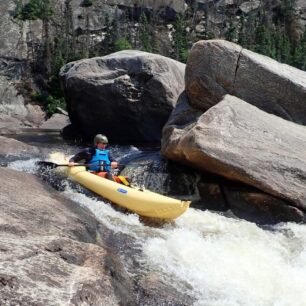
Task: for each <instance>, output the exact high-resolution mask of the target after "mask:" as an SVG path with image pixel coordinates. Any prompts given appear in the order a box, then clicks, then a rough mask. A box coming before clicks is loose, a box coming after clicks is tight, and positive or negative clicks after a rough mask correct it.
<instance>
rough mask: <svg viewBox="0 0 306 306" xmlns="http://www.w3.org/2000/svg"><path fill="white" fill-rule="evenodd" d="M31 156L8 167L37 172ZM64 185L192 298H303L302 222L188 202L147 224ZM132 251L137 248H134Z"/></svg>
mask: <svg viewBox="0 0 306 306" xmlns="http://www.w3.org/2000/svg"><path fill="white" fill-rule="evenodd" d="M35 161H36V160H35V159H32V160H28V161H18V162H16V163H11V164H9V167H11V168H14V169H17V170H20V171H26V172H32V173H34V172H35ZM63 190H64V191H62V193H63V194H64V195H65V196H66V197H67V198H69V199H71V200H73V201H74V202H76V205H81V206H83V207H87V208H88V209H89V210H90V211H92V212H93V214H94V215H95V216H96V217H97V219H98V220H99V221H100V222H101V223H102V224H104V225H105V226H106V227H108V228H109V229H110V230H112V231H114V232H121V233H124V234H126V235H129V236H130V237H133V238H134V239H136V240H137V249H138V251H140V252H137V254H140V255H137V256H139V258H137V260H138V261H139V262H141V265H142V266H143V267H144V268H145V269H146V270H148V271H159V272H162V274H163V275H164V281H165V282H168V283H169V284H172V285H175V286H176V287H177V288H178V289H179V290H180V291H182V292H184V291H185V292H186V293H188V294H191V295H192V296H193V297H194V298H195V300H196V302H195V303H194V306H292V305H294V306H305V305H306V290H305V288H306V226H305V225H301V224H295V223H283V224H278V225H274V226H271V227H269V228H266V229H264V228H262V227H259V226H257V225H256V224H254V223H250V222H247V221H244V220H240V219H236V218H232V217H227V216H224V215H221V214H218V213H214V212H209V211H200V210H198V209H193V208H190V209H189V210H188V211H187V212H186V213H185V214H184V215H182V216H181V217H179V218H178V219H176V220H175V221H174V222H172V223H167V224H164V225H163V226H159V227H154V226H149V225H148V224H146V223H145V222H143V221H142V220H140V219H139V217H138V216H137V215H135V214H129V213H122V212H120V211H117V210H116V209H115V208H114V207H113V206H111V205H110V204H108V203H105V202H103V201H102V200H99V199H97V198H93V197H89V196H86V195H85V194H83V193H81V192H80V191H79V190H78V189H75V188H74V187H73V186H71V184H69V183H68V182H67V181H66V182H64V183H63ZM135 256H136V255H135Z"/></svg>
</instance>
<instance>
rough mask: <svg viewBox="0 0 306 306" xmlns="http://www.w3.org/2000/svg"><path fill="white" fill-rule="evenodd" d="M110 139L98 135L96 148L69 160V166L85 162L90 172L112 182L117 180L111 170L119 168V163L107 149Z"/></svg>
mask: <svg viewBox="0 0 306 306" xmlns="http://www.w3.org/2000/svg"><path fill="white" fill-rule="evenodd" d="M107 145H108V139H107V137H106V136H105V135H102V134H97V135H96V136H95V137H94V146H92V147H88V148H86V149H84V150H82V151H80V152H79V153H77V154H75V155H74V156H73V157H71V158H70V160H69V164H68V165H69V166H70V167H72V166H75V165H76V164H77V163H78V162H80V161H81V160H82V161H84V163H85V164H86V165H88V166H87V167H86V168H87V170H88V171H92V172H94V173H95V174H97V175H99V176H103V177H105V178H107V179H110V180H113V181H114V180H115V178H114V176H113V175H112V174H111V173H110V170H111V169H116V168H118V163H117V162H116V161H115V160H114V159H113V158H112V156H111V154H110V152H109V150H107V149H106V147H107Z"/></svg>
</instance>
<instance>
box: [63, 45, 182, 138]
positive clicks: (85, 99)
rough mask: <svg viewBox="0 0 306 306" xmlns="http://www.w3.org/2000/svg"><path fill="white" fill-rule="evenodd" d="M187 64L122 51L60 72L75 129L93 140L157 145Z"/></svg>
mask: <svg viewBox="0 0 306 306" xmlns="http://www.w3.org/2000/svg"><path fill="white" fill-rule="evenodd" d="M184 69H185V65H184V64H182V63H179V62H177V61H174V60H172V59H170V58H166V57H163V56H160V55H156V54H151V53H146V52H141V51H133V50H128V51H121V52H117V53H113V54H110V55H108V56H105V57H96V58H91V59H85V60H80V61H77V62H73V63H69V64H67V65H65V66H64V67H63V68H62V69H61V73H60V74H61V78H62V83H63V86H64V88H65V96H66V101H67V109H68V112H69V116H70V119H71V122H72V124H73V125H74V126H75V127H76V128H77V129H79V130H80V131H81V132H82V133H83V134H84V135H86V136H88V137H89V138H90V137H92V136H93V135H94V134H96V133H97V132H102V133H105V134H107V135H108V136H109V137H110V139H111V141H116V142H159V141H160V138H161V131H162V128H163V126H164V124H165V123H166V121H167V120H168V117H169V115H170V113H171V111H172V110H173V108H174V106H175V104H176V101H177V97H178V96H179V94H180V93H181V91H182V89H183V86H184Z"/></svg>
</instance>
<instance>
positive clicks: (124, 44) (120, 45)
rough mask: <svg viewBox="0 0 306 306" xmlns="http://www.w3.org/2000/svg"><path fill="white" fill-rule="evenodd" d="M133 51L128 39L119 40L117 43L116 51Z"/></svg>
mask: <svg viewBox="0 0 306 306" xmlns="http://www.w3.org/2000/svg"><path fill="white" fill-rule="evenodd" d="M128 49H132V45H131V43H130V42H129V41H128V40H127V39H126V38H118V39H117V40H116V41H115V51H121V50H128Z"/></svg>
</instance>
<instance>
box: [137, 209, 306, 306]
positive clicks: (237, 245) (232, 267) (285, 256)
mask: <svg viewBox="0 0 306 306" xmlns="http://www.w3.org/2000/svg"><path fill="white" fill-rule="evenodd" d="M279 229H280V228H278V231H275V232H270V231H264V230H262V229H260V228H259V227H257V226H256V225H254V224H252V223H249V222H246V221H240V220H234V219H229V218H225V217H222V216H219V215H217V214H213V213H209V212H199V211H196V210H194V211H192V210H190V212H189V213H187V214H186V215H184V216H182V217H181V218H179V219H178V220H177V227H176V228H172V229H171V230H169V231H168V235H167V236H164V237H158V238H149V239H147V241H146V242H145V244H144V245H143V250H144V254H145V256H146V260H147V264H148V265H149V266H150V269H162V270H163V272H164V273H167V274H172V275H173V276H174V277H175V278H176V279H177V282H178V283H179V282H180V281H179V280H181V282H182V281H183V282H187V283H188V284H189V285H191V286H192V288H193V291H194V293H195V295H196V297H197V299H198V302H197V305H205V306H207V305H213V306H217V305H220V306H221V305H222V306H226V305H241V306H242V305H243V306H254V305H256V306H257V305H260V306H276V305H277V306H285V305H286V306H291V305H298V306H302V305H303V306H305V304H306V302H305V301H306V291H305V288H306V265H305V263H306V252H305V238H304V237H305V236H306V227H305V226H302V225H297V224H294V225H292V224H287V225H286V229H287V230H288V229H290V230H291V235H292V236H291V237H288V236H287V235H285V234H284V233H283V232H280V231H279ZM282 229H283V228H282ZM292 239H293V240H295V243H293V240H292Z"/></svg>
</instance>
